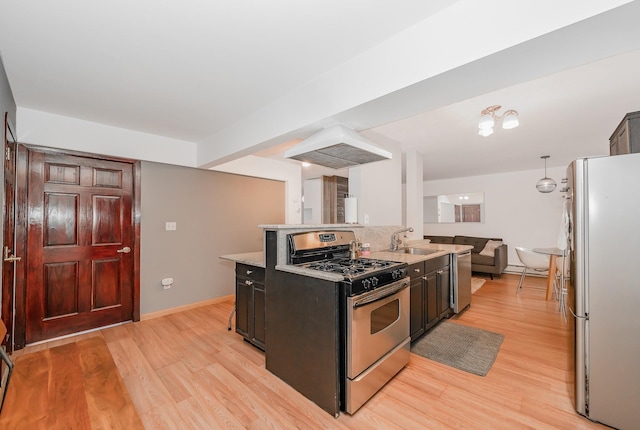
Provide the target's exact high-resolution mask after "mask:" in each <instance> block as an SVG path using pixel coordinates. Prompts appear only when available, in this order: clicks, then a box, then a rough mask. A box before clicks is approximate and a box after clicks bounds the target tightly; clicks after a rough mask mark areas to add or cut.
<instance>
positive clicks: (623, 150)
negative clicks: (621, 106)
mask: <svg viewBox="0 0 640 430" xmlns="http://www.w3.org/2000/svg"><path fill="white" fill-rule="evenodd" d="M636 152H640V111H638V112H631V113H628V114H626V115H625V116H624V118H623V119H622V122H620V124H619V125H618V127H617V128H616V130H615V131H614V132H613V134H612V135H611V137H610V138H609V154H610V155H621V154H631V153H636Z"/></svg>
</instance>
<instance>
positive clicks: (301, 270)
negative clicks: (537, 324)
mask: <svg viewBox="0 0 640 430" xmlns="http://www.w3.org/2000/svg"><path fill="white" fill-rule="evenodd" d="M263 227H264V229H265V246H264V248H265V252H264V254H263V255H259V253H245V254H235V255H231V256H224V257H223V258H225V259H227V260H231V261H235V262H236V265H237V270H236V275H237V283H236V289H237V298H236V300H238V302H242V301H244V299H243V298H242V296H243V293H242V291H243V290H245V285H244V283H246V281H247V280H246V279H244V277H243V276H242V275H243V273H240V272H238V270H240V268H242V267H244V265H246V264H247V263H249V262H250V261H251V260H252V259H255V260H254V261H260V262H261V263H263V264H264V269H265V276H264V281H263V285H264V287H263V290H262V291H264V302H261V301H259V300H255V297H260V295H259V290H257V291H258V295H256V290H254V295H253V297H254V300H253V302H251V303H252V304H251V305H250V306H249V307H251V306H253V311H254V315H253V321H254V324H255V327H256V328H255V329H254V333H259V330H258V329H257V328H258V327H259V324H257V320H258V319H260V318H265V319H264V325H263V327H264V328H265V333H264V342H256V341H255V340H256V339H255V336H253V337H251V336H250V335H249V336H247V335H246V332H245V331H238V330H237V331H238V333H240V334H241V335H243V336H245V339H246V340H248V341H249V342H251V343H253V344H254V345H256V346H258V347H260V348H261V349H264V350H265V352H266V354H265V361H266V363H265V364H266V368H267V370H269V371H270V372H272V373H273V374H275V375H276V376H278V377H280V379H282V380H283V381H284V382H286V383H287V384H289V385H290V386H292V387H293V388H295V389H296V390H297V391H299V392H300V393H302V394H303V395H305V396H306V397H307V398H309V399H310V400H312V401H313V402H315V403H316V404H317V405H318V406H320V407H321V408H322V409H324V410H325V411H327V412H328V413H330V414H332V415H334V416H337V415H338V414H339V413H340V411H347V412H349V413H352V412H350V410H352V411H353V412H355V410H357V408H358V407H360V405H361V404H362V403H364V402H366V400H367V399H368V398H369V397H370V396H371V395H373V394H374V393H375V391H376V390H377V389H379V388H375V389H373V390H372V391H370V392H369V393H368V394H366V397H360V395H359V394H357V393H356V397H360V400H351V399H354V397H353V396H347V395H346V394H345V393H347V392H349V390H351V389H350V388H348V387H349V384H351V386H352V387H353V388H352V389H353V390H359V388H357V386H356V385H354V384H355V381H356V379H349V377H348V373H349V370H348V369H346V367H345V366H347V361H348V360H347V358H346V357H347V356H348V353H347V351H346V349H345V348H347V346H346V344H347V342H348V339H349V336H350V334H349V333H351V331H350V330H347V326H348V325H349V322H348V321H347V320H348V319H349V318H350V317H349V315H350V311H349V309H352V307H351V306H347V301H348V300H346V299H348V298H349V297H350V293H349V292H348V291H346V290H345V288H351V287H350V286H349V285H350V284H347V286H345V284H344V281H345V276H344V275H343V274H340V273H332V272H329V271H321V270H317V269H313V268H310V267H309V265H308V264H293V262H292V256H291V255H290V252H291V249H290V247H291V244H290V240H291V239H292V237H293V236H295V235H296V234H300V233H304V232H310V231H318V230H319V229H318V228H305V226H263ZM322 227H323V228H324V229H329V228H330V229H331V230H327V231H329V232H330V231H335V232H336V234H337V235H342V234H343V233H342V232H345V234H347V235H348V234H349V233H350V234H351V235H353V233H356V236H357V237H358V239H359V241H361V242H369V243H370V244H371V249H372V250H373V252H371V253H370V255H368V256H363V257H362V258H363V259H367V258H368V259H370V260H371V261H373V260H379V261H381V262H385V261H387V262H389V264H391V262H396V263H393V266H390V267H398V268H399V269H388V271H386V272H384V273H386V275H384V276H391V273H392V271H394V272H396V271H397V272H398V273H397V275H398V276H399V277H396V276H395V274H394V277H393V279H397V281H400V280H401V277H403V276H406V275H408V273H407V268H410V269H411V270H415V269H416V268H419V269H420V270H419V273H418V275H420V276H411V281H409V277H408V276H406V277H405V278H402V279H406V281H404V282H406V284H405V285H406V286H407V287H408V286H409V282H411V287H412V288H406V289H404V293H403V294H402V296H403V297H406V298H403V299H401V300H400V301H401V303H402V305H401V307H400V308H399V309H398V312H400V315H402V318H401V319H402V320H403V321H406V323H403V324H406V326H405V327H406V328H404V329H403V330H406V331H405V333H406V334H405V335H404V339H406V340H404V341H402V342H400V338H401V337H402V335H400V336H399V337H398V340H394V341H391V342H393V345H397V346H396V347H395V348H394V347H393V345H391V347H390V348H391V349H390V350H389V352H388V353H387V354H386V355H385V354H383V355H385V357H386V356H389V357H390V358H389V359H388V360H386V361H385V363H387V362H388V363H389V366H393V367H394V369H395V370H389V371H390V372H392V373H389V374H388V376H386V378H390V377H392V376H393V375H394V374H395V373H396V372H398V371H399V370H401V368H402V367H403V364H402V362H401V361H398V360H400V357H401V356H404V357H406V358H405V359H406V360H408V354H409V341H410V340H415V339H414V338H417V336H419V335H421V334H422V333H423V332H424V331H425V330H426V326H425V324H424V323H423V321H424V320H425V317H423V314H424V315H425V316H426V313H425V312H426V310H427V309H431V308H432V307H433V303H434V302H429V301H428V299H429V298H430V297H431V296H432V293H433V292H436V294H437V297H439V298H440V300H439V303H440V305H437V306H436V309H437V310H438V319H437V320H439V319H440V318H444V317H447V316H449V315H450V314H451V307H450V305H449V304H450V300H449V291H450V286H451V285H452V284H451V282H452V281H451V280H452V278H451V277H450V276H449V273H451V272H450V270H449V267H450V261H451V256H452V255H456V254H458V253H463V252H465V251H467V250H468V249H469V248H470V247H468V246H460V245H435V244H430V243H428V241H424V240H418V241H407V243H406V244H405V245H406V246H407V247H410V248H412V250H413V253H406V252H405V250H404V249H399V250H396V251H390V250H388V249H386V248H387V247H388V245H387V243H388V242H389V241H388V239H389V238H390V237H391V234H392V233H393V231H395V230H397V228H396V227H388V228H373V229H369V228H367V227H361V226H360V227H356V228H354V226H350V225H335V226H322ZM371 232H373V235H368V233H371ZM350 237H351V238H352V237H353V236H350ZM346 243H348V241H347V242H346ZM376 249H377V250H376ZM260 257H263V259H261V258H260ZM325 258H330V259H331V258H333V256H331V255H330V254H329V255H328V256H327V257H325ZM347 261H348V259H347ZM427 262H429V263H427ZM398 264H399V265H398ZM433 264H436V266H437V270H435V271H433V272H434V273H435V274H436V275H437V277H436V278H433V279H431V278H429V279H427V277H424V279H423V276H422V275H421V274H422V273H425V272H424V271H425V269H431V265H433ZM434 267H435V266H434ZM377 273H378V272H376V274H375V275H373V276H374V277H376V278H378V279H380V280H381V282H382V279H384V276H383V277H381V275H382V273H383V272H380V273H381V275H378V274H377ZM412 273H414V274H415V273H416V272H412ZM370 276H371V275H370ZM368 279H369V278H368ZM370 279H371V280H372V281H373V279H374V278H373V277H371V278H370ZM363 280H364V279H363ZM434 280H435V281H434ZM376 282H377V280H376ZM385 282H386V281H385ZM389 282H391V281H389ZM374 285H375V284H374ZM381 285H382V284H381ZM374 288H375V287H374ZM405 294H406V296H405ZM430 294H431V295H430ZM245 296H246V295H245ZM345 297H346V299H345ZM354 297H359V296H354ZM262 303H263V304H264V305H263V306H264V307H260V304H262ZM414 303H415V304H414ZM430 303H431V305H430ZM378 306H382V303H381V302H380V304H379V305H378ZM430 306H431V307H430ZM409 314H411V317H410V316H409ZM240 316H241V314H240V313H239V314H238V316H237V325H238V324H241V322H244V317H243V318H240ZM437 320H436V321H435V322H437ZM393 321H395V318H392V319H391V320H389V321H388V323H389V324H391V323H393ZM431 321H432V320H431ZM385 324H387V323H385ZM409 327H410V330H409ZM345 330H347V331H345ZM366 331H367V332H369V330H366ZM372 335H373V332H372V333H371V334H370V335H369V337H371V340H370V342H376V341H375V340H374V339H373V337H374V336H372ZM352 338H353V336H352ZM352 340H353V339H352ZM355 340H357V341H358V342H360V340H359V339H355ZM363 341H364V340H363ZM356 344H357V343H356ZM371 345H373V344H371ZM370 347H371V346H366V347H364V346H363V347H356V349H362V348H364V349H365V350H369V348H370ZM400 351H405V352H400ZM385 357H382V358H385ZM382 358H381V359H380V360H382ZM403 360H404V359H403ZM394 362H395V363H397V364H394ZM376 366H377V365H376ZM376 366H373V365H372V366H371V369H369V370H370V371H374V367H376ZM385 366H387V365H385ZM385 366H382V367H380V369H381V370H375V371H377V372H383V373H384V372H387V370H384V369H385V368H386V367H385ZM389 366H387V367H389ZM376 368H377V367H376ZM359 372H361V371H359ZM350 380H352V381H354V382H349V381H350ZM385 380H388V379H385ZM382 384H384V381H383V382H382ZM380 387H381V385H380ZM354 392H355V391H354ZM350 402H355V403H356V406H353V407H350V406H349V403H350Z"/></svg>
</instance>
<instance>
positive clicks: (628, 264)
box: [566, 154, 640, 429]
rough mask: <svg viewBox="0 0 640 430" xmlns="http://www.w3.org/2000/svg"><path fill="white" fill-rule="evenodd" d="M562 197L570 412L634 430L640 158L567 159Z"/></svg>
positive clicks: (639, 425) (639, 361)
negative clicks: (570, 334)
mask: <svg viewBox="0 0 640 430" xmlns="http://www.w3.org/2000/svg"><path fill="white" fill-rule="evenodd" d="M566 197H567V198H568V199H569V201H570V203H571V204H570V206H571V210H570V215H571V216H570V217H569V219H570V224H569V225H570V228H569V232H570V234H569V238H570V241H569V246H570V249H571V252H570V253H569V256H570V270H571V272H570V279H571V280H570V283H569V289H568V300H567V305H568V307H569V309H570V312H569V317H570V321H571V323H572V325H573V327H574V328H575V330H574V331H575V337H574V342H573V346H574V352H575V361H574V363H573V364H574V365H575V369H574V370H575V373H574V376H575V380H574V382H575V407H576V410H577V411H578V412H579V413H580V414H582V415H584V416H586V417H587V418H589V419H591V420H593V421H597V422H601V423H603V424H606V425H609V426H612V427H616V428H619V429H640V154H626V155H616V156H611V157H595V158H584V159H578V160H576V161H574V162H572V163H571V164H570V165H569V167H568V169H567V194H566Z"/></svg>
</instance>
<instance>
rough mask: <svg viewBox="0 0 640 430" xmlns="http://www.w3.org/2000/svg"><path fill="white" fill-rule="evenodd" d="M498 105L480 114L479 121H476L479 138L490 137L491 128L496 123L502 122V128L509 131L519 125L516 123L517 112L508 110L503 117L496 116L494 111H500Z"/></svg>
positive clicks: (518, 122)
mask: <svg viewBox="0 0 640 430" xmlns="http://www.w3.org/2000/svg"><path fill="white" fill-rule="evenodd" d="M501 108H502V106H500V105H493V106H489V107H488V108H486V109H483V110H482V111H481V112H480V121H478V134H479V135H480V136H484V137H487V136H491V135H492V134H493V126H494V125H495V123H496V121H502V128H504V129H505V130H510V129H512V128H516V127H517V126H518V125H520V121H518V111H515V110H513V109H510V110H508V111H506V112H505V113H504V115H497V114H496V111H497V110H499V109H501Z"/></svg>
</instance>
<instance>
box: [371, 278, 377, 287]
mask: <svg viewBox="0 0 640 430" xmlns="http://www.w3.org/2000/svg"><path fill="white" fill-rule="evenodd" d="M371 285H373V286H374V287H375V286H377V285H378V278H376V277H375V276H372V277H371Z"/></svg>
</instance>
